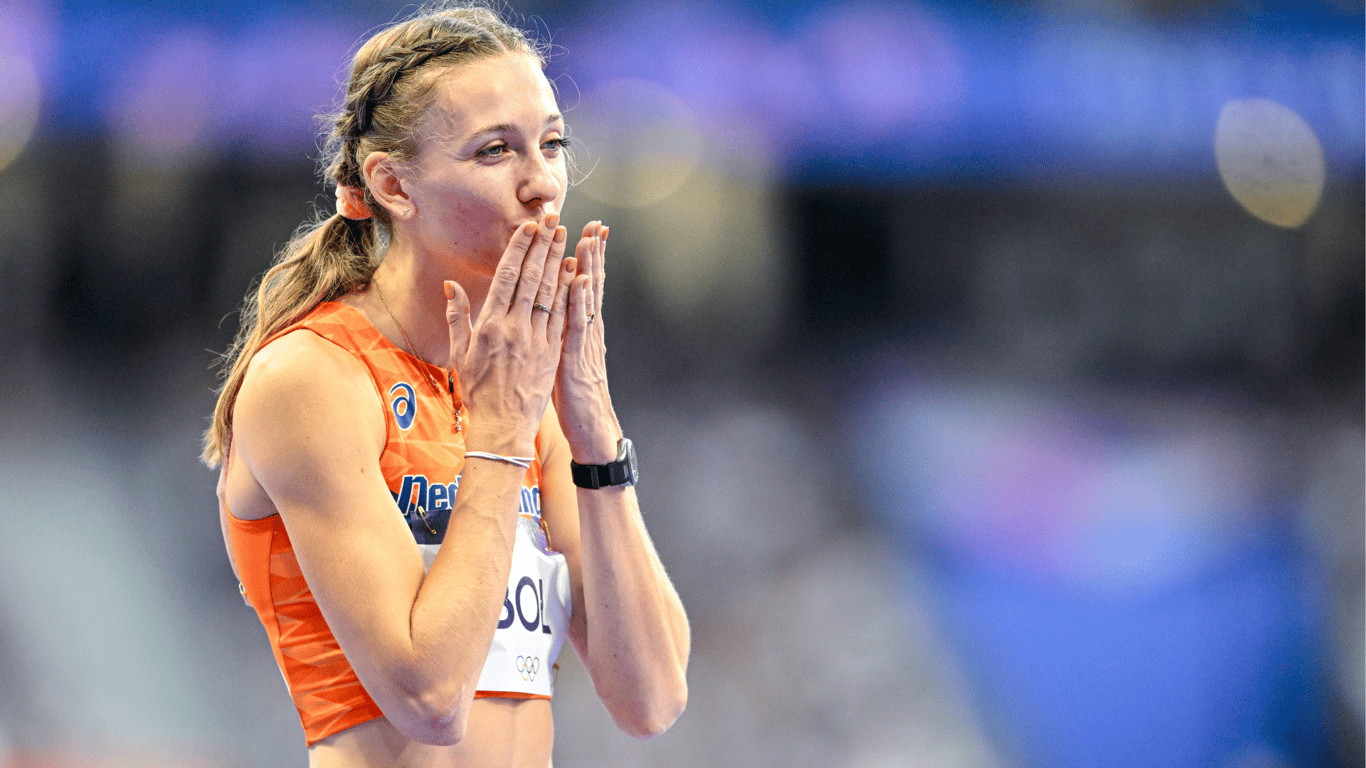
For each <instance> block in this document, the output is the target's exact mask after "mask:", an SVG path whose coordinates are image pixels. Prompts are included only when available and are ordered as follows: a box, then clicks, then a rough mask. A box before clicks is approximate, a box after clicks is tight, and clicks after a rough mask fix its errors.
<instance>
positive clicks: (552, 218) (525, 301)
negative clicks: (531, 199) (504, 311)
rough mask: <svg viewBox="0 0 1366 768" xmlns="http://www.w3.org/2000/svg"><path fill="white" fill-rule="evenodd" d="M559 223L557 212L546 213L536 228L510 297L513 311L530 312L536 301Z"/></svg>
mask: <svg viewBox="0 0 1366 768" xmlns="http://www.w3.org/2000/svg"><path fill="white" fill-rule="evenodd" d="M559 224H560V215H559V214H558V213H547V214H546V215H545V218H543V219H541V226H540V227H539V228H538V229H537V230H536V241H535V242H533V243H532V244H531V248H529V249H528V250H527V253H526V256H525V257H524V258H523V259H522V272H521V275H520V276H519V277H518V280H517V293H516V295H515V296H514V297H513V299H512V307H513V309H514V311H517V312H519V313H523V314H530V313H531V305H532V304H533V303H534V302H535V301H536V294H537V292H538V291H540V290H541V274H542V273H543V272H544V271H545V262H546V258H547V257H548V256H549V255H550V246H551V244H552V243H553V242H554V240H555V232H556V230H557V229H559Z"/></svg>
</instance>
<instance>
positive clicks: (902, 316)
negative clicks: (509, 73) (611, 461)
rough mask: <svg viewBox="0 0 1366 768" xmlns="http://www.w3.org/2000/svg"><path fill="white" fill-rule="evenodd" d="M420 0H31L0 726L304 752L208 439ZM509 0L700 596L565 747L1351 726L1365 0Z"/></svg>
mask: <svg viewBox="0 0 1366 768" xmlns="http://www.w3.org/2000/svg"><path fill="white" fill-rule="evenodd" d="M403 10H404V8H403V7H402V6H400V5H398V4H396V3H385V2H373V1H362V0H342V1H340V2H323V1H322V0H316V1H314V2H299V1H296V0H275V1H274V2H266V3H228V2H222V0H209V1H208V2H197V3H161V4H152V3H143V2H133V1H132V0H70V1H69V2H65V3H57V2H50V1H47V0H0V299H3V300H2V301H0V317H3V321H2V323H0V345H2V346H3V349H4V364H3V366H0V381H2V382H3V395H0V398H2V401H3V405H4V418H3V420H0V766H11V767H14V768H18V767H23V768H30V767H31V766H139V767H141V766H205V767H208V766H242V767H243V768H266V767H267V766H289V765H304V764H305V762H306V759H305V756H304V749H303V746H302V738H301V732H300V729H299V726H298V721H297V718H296V716H295V715H294V713H293V711H292V709H291V707H290V703H289V700H288V698H287V696H286V693H285V689H284V686H283V684H282V683H281V680H280V677H279V673H278V671H277V670H276V669H275V668H274V666H273V661H272V657H271V655H270V653H269V652H268V649H267V644H266V640H265V637H264V633H263V632H262V631H261V629H260V627H259V624H258V623H257V620H256V618H255V616H254V615H253V614H252V612H251V611H250V609H248V608H247V607H245V606H244V605H243V604H242V601H241V598H240V597H238V595H237V591H236V589H235V584H234V582H233V580H232V578H231V574H230V572H229V570H228V566H227V562H226V560H225V557H224V555H223V552H222V543H221V539H220V536H219V531H218V526H217V524H216V523H215V520H214V514H215V507H214V498H213V485H214V479H215V478H214V476H213V475H212V474H211V473H210V472H209V471H208V470H206V469H204V468H203V467H201V466H200V465H199V464H198V463H197V462H196V459H195V457H196V454H197V452H198V440H199V436H200V433H201V431H202V429H203V428H204V427H205V425H206V424H207V417H208V414H209V411H210V408H211V405H212V402H213V394H212V390H213V388H214V386H215V383H216V379H215V375H214V371H213V369H212V368H211V364H212V363H213V361H214V359H215V353H217V352H220V351H222V350H223V349H225V348H226V346H227V344H228V342H229V339H230V337H231V335H232V333H233V332H234V330H235V328H236V324H237V319H236V315H235V309H236V307H237V305H238V302H239V301H240V300H241V297H242V295H243V293H244V292H245V290H246V288H247V287H248V285H249V283H250V282H251V281H252V279H253V277H254V276H256V275H258V274H259V273H260V272H261V271H262V270H263V269H264V268H265V266H266V265H267V263H268V261H269V259H270V258H271V255H272V253H273V252H274V250H275V249H276V248H277V247H279V246H280V245H281V244H282V243H283V242H284V241H285V239H286V238H287V237H288V235H289V234H290V232H291V231H292V230H293V228H294V227H295V226H296V225H297V224H298V223H299V222H300V221H302V220H303V219H305V218H306V217H308V216H309V215H310V213H311V211H312V209H313V206H314V205H315V204H324V205H325V204H327V203H329V197H330V195H327V194H325V191H324V189H323V188H322V187H321V186H320V185H319V184H318V183H317V180H316V176H315V169H314V166H313V161H314V159H315V157H316V154H317V152H316V148H317V143H316V142H317V140H316V130H315V129H316V125H317V124H316V122H315V121H314V119H313V118H314V116H315V115H317V114H319V113H322V112H325V111H327V110H328V109H329V108H330V105H331V104H332V103H333V101H334V99H335V97H336V94H337V83H338V82H339V78H340V76H341V71H342V67H343V65H344V62H345V60H346V59H347V57H348V54H349V53H350V52H351V51H352V50H353V49H354V46H355V45H356V43H357V42H358V40H359V39H360V38H361V37H362V36H363V35H365V33H366V32H367V31H368V30H370V29H372V28H373V27H374V26H376V25H378V24H382V23H384V22H386V21H389V20H391V19H392V18H394V17H395V16H396V15H399V14H400V13H401V12H402V11H403ZM517 11H519V12H520V13H522V14H524V15H525V20H526V25H527V26H530V27H532V28H534V29H536V30H537V31H538V32H539V33H540V34H541V35H542V36H543V37H547V38H548V39H549V40H551V41H552V42H553V43H554V45H555V48H554V57H553V59H552V62H551V65H550V70H551V73H552V76H553V77H554V79H555V82H556V83H557V86H558V88H559V90H560V93H561V97H562V105H563V106H564V107H565V108H566V110H567V113H568V117H569V120H570V124H571V126H572V130H573V131H574V135H575V136H576V137H577V138H578V140H579V147H578V166H579V169H578V170H579V176H580V178H581V183H580V184H579V185H578V188H577V189H576V190H575V191H574V192H573V194H572V195H571V198H570V203H569V205H568V207H567V209H566V218H567V220H568V221H569V222H570V223H571V225H574V226H577V225H579V224H582V223H583V222H585V221H587V220H589V219H592V218H599V217H601V218H604V219H605V220H606V221H607V222H608V223H610V224H611V225H612V229H613V232H615V233H617V237H614V238H613V239H612V245H613V248H612V252H611V254H610V259H611V263H612V265H613V269H612V278H611V281H610V284H609V296H610V307H609V310H608V322H609V323H610V325H609V326H608V327H609V329H610V341H611V346H612V365H613V376H614V381H613V384H614V389H615V392H616V397H617V398H618V407H619V410H620V412H621V416H622V420H623V422H624V424H625V426H626V429H627V431H628V433H629V434H631V435H632V436H633V437H635V438H636V439H637V441H638V445H639V446H640V455H641V457H642V461H643V466H644V477H645V480H644V484H643V485H642V486H641V488H640V494H641V497H642V499H643V500H644V503H645V508H646V510H647V511H646V514H647V517H648V519H649V524H650V526H651V530H652V531H653V533H654V535H655V538H656V541H657V544H658V546H659V549H660V550H661V552H662V554H663V556H664V559H665V561H666V563H667V564H668V566H669V567H670V570H671V573H672V574H673V576H674V578H675V580H676V582H677V585H678V587H679V589H680V591H681V592H682V594H683V597H684V600H685V602H686V603H687V605H688V606H689V609H690V613H691V618H692V622H693V629H694V635H695V639H694V653H693V662H692V668H691V675H690V680H691V703H690V706H689V709H688V711H687V712H686V713H685V715H684V716H683V718H682V719H681V720H680V721H679V723H678V724H677V725H676V726H675V727H674V729H673V730H671V731H670V732H669V733H667V734H665V735H664V736H663V737H661V738H659V739H657V740H655V741H651V742H635V741H632V740H631V739H629V738H627V737H625V736H623V735H621V734H620V733H618V732H617V731H616V730H615V729H614V728H613V726H612V725H611V723H610V721H609V720H608V718H607V716H606V714H605V712H604V711H603V710H602V708H601V706H600V705H599V704H598V703H597V702H596V699H595V698H594V696H593V694H592V691H591V686H589V685H588V683H587V682H586V679H585V677H584V675H583V673H582V670H581V669H580V668H579V667H578V666H577V661H576V660H574V659H572V658H566V659H565V660H564V663H563V665H562V666H563V671H562V675H561V684H560V691H559V695H558V696H557V718H558V721H559V733H558V736H559V738H558V740H557V744H556V765H557V766H559V768H575V767H576V766H723V765H724V766H731V765H734V766H783V767H784V768H791V767H792V766H847V767H849V768H885V767H889V766H926V767H928V768H959V767H961V768H1054V767H1059V766H1061V767H1070V766H1120V767H1129V766H1132V767H1139V766H1162V767H1163V768H1185V767H1189V768H1310V767H1311V766H1361V765H1362V764H1363V753H1362V740H1363V739H1362V735H1363V720H1362V712H1363V703H1362V690H1363V677H1362V674H1363V672H1362V670H1363V660H1364V659H1366V650H1363V627H1364V626H1366V614H1364V613H1363V576H1362V571H1363V540H1364V538H1366V534H1364V533H1363V517H1366V513H1364V512H1363V509H1364V503H1363V495H1362V488H1363V464H1364V463H1366V458H1364V457H1363V365H1362V360H1363V333H1362V330H1363V304H1362V297H1363V280H1364V277H1363V263H1364V258H1363V256H1364V254H1366V250H1364V246H1363V157H1362V156H1363V130H1364V128H1363V90H1364V86H1363V11H1362V4H1361V2H1360V0H1188V1H1182V0H1035V1H1032V2H1031V1H1027V0H976V1H964V2H948V1H947V0H920V1H918V2H897V1H894V0H885V1H882V2H875V1H870V0H825V1H823V2H809V1H808V0H792V1H791V2H774V1H772V0H750V1H749V2H743V3H722V2H715V3H713V2H704V1H703V0H663V1H662V2H652V3H641V4H637V3H610V2H608V3H601V2H594V3H590V2H560V3H548V2H526V3H521V4H518V6H517ZM566 657H572V654H566Z"/></svg>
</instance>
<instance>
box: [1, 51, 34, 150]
mask: <svg viewBox="0 0 1366 768" xmlns="http://www.w3.org/2000/svg"><path fill="white" fill-rule="evenodd" d="M39 102H40V94H39V87H38V75H37V73H35V72H34V71H33V65H31V64H30V63H29V62H28V61H27V60H26V59H23V58H21V57H19V56H15V55H13V54H8V53H5V52H4V51H0V171H3V170H4V169H5V168H6V167H7V166H9V164H10V163H12V162H14V159H15V158H17V157H18V156H19V153H20V152H23V151H24V146H25V145H27V144H28V142H29V140H30V139H31V138H33V131H34V128H35V127H36V126H37V124H38V105H39Z"/></svg>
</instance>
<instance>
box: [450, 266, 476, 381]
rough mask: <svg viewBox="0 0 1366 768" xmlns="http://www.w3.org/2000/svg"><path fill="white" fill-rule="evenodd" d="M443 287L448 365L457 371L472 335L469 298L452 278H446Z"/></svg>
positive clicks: (463, 359)
mask: <svg viewBox="0 0 1366 768" xmlns="http://www.w3.org/2000/svg"><path fill="white" fill-rule="evenodd" d="M443 287H444V288H445V289H446V325H447V327H448V328H449V329H450V330H449V333H450V340H451V366H450V367H452V368H454V369H455V370H456V372H457V373H459V372H460V366H461V365H463V364H464V362H465V355H466V354H467V353H468V352H469V348H470V337H471V336H472V335H474V332H473V329H472V328H471V326H470V300H469V297H467V296H466V295H465V289H463V288H461V287H460V284H459V283H457V282H455V281H454V280H447V281H446V283H445V285H444V286H443Z"/></svg>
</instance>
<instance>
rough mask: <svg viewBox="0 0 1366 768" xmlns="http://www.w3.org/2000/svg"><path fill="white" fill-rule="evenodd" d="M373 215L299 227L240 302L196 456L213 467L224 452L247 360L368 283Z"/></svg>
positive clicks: (337, 217) (337, 216)
mask: <svg viewBox="0 0 1366 768" xmlns="http://www.w3.org/2000/svg"><path fill="white" fill-rule="evenodd" d="M375 229H376V226H375V221H374V220H373V219H365V220H360V221H357V220H353V219H347V218H344V217H343V216H342V215H341V214H333V215H332V216H330V217H329V218H326V219H323V220H321V221H317V222H315V223H313V224H306V225H304V226H303V227H300V229H299V231H298V232H296V233H295V234H294V237H293V238H292V239H291V240H290V242H289V244H288V245H286V246H285V247H284V248H283V249H282V250H281V251H280V255H279V257H277V258H276V260H275V264H274V265H272V266H271V268H270V269H269V270H268V271H267V272H266V274H265V275H264V276H263V277H262V278H261V284H260V286H259V287H258V288H257V289H256V291H254V292H252V293H249V294H247V299H246V301H245V302H244V303H243V305H242V326H241V329H240V330H239V331H238V333H237V338H236V340H235V341H233V344H232V347H231V348H230V349H229V350H228V351H227V353H226V354H224V355H223V358H222V367H223V370H224V371H225V373H224V375H223V379H224V381H223V386H222V388H221V389H219V391H218V403H217V405H215V406H214V412H213V425H212V426H210V427H209V429H208V431H207V432H205V434H204V448H203V452H202V453H201V454H200V457H199V458H200V460H201V461H203V462H204V463H205V464H207V465H209V466H210V467H216V466H218V464H219V463H220V462H221V461H223V458H224V457H225V456H226V455H227V449H228V439H229V435H230V434H231V432H232V409H233V405H234V404H235V403H236V401H237V392H238V390H240V389H241V388H242V379H243V378H245V376H246V373H247V366H249V365H250V364H251V360H252V358H253V357H255V356H256V353H257V352H258V351H259V350H260V349H261V345H262V344H264V343H265V341H266V340H267V339H269V338H270V337H271V336H273V335H275V334H276V333H278V332H279V331H280V330H281V329H283V328H286V327H288V326H290V325H292V324H293V323H296V322H298V321H299V320H300V319H302V318H303V317H304V315H307V314H308V313H309V312H311V311H312V310H313V308H314V307H316V306H318V305H319V304H321V303H323V302H325V301H333V300H335V299H337V298H340V297H341V296H344V295H346V294H347V293H350V292H352V291H358V290H361V289H363V288H366V287H368V286H369V284H370V278H371V277H372V276H373V275H374V274H375V268H376V267H377V266H379V259H378V258H377V257H376V255H375V254H376V250H377V249H376V245H377V242H376V241H377V238H376V236H375Z"/></svg>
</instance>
